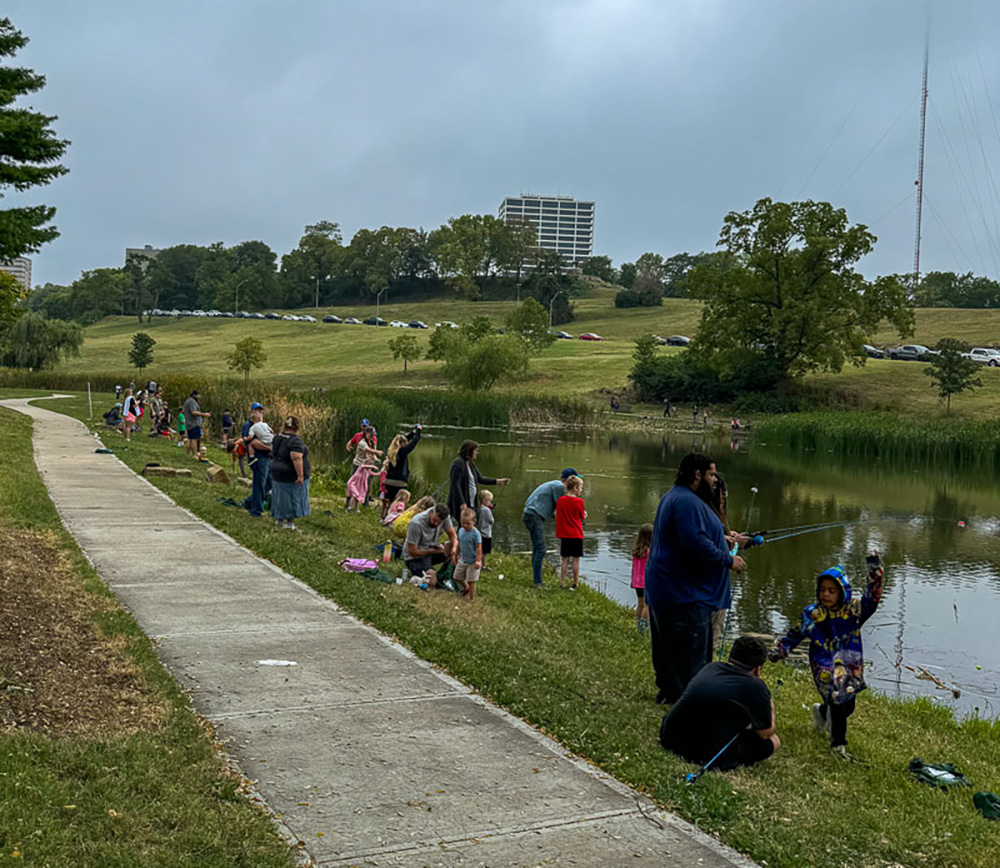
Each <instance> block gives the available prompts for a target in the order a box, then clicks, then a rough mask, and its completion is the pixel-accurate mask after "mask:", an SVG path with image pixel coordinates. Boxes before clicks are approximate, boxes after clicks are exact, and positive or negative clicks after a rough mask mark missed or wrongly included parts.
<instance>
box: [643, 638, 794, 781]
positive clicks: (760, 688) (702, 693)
mask: <svg viewBox="0 0 1000 868" xmlns="http://www.w3.org/2000/svg"><path fill="white" fill-rule="evenodd" d="M766 659H767V646H766V645H765V644H764V642H762V641H761V640H760V639H754V638H752V637H750V636H741V637H740V638H739V639H737V640H736V641H735V642H734V643H733V648H732V651H730V653H729V662H728V663H721V662H719V663H709V664H708V665H707V666H706V667H704V668H703V669H702V670H701V671H700V672H699V673H698V674H697V675H696V676H695V677H694V678H693V679H692V680H691V682H690V683H689V684H688V686H687V688H686V689H685V690H684V693H683V694H682V695H681V698H680V699H678V700H677V702H676V703H675V704H674V706H673V707H672V708H671V709H670V711H669V712H668V714H667V715H666V717H664V718H663V724H662V725H661V726H660V744H661V745H663V747H665V748H666V749H667V750H669V751H672V752H673V753H675V754H677V755H679V756H681V757H683V758H684V759H686V760H688V761H689V762H693V763H698V764H704V763H706V762H708V761H709V760H710V759H712V757H714V756H715V755H716V754H717V753H718V752H719V751H720V750H721V749H722V747H723V746H724V745H726V744H727V743H728V742H729V741H730V740H733V739H734V738H735V740H733V743H732V744H731V745H729V747H727V748H726V749H725V750H724V751H722V754H721V756H719V758H718V759H716V760H715V762H714V763H712V768H715V769H718V770H720V771H729V770H731V769H734V768H736V767H737V766H750V765H754V764H755V763H759V762H761V761H762V760H766V759H767V758H768V757H769V756H771V755H772V754H773V753H774V752H775V751H776V750H777V749H778V747H779V746H780V745H781V742H780V740H779V739H778V736H777V735H775V734H774V728H775V720H774V701H773V700H772V699H771V691H770V690H768V688H767V685H766V684H765V683H764V681H763V679H762V678H761V677H760V672H761V668H762V667H763V665H764V661H765V660H766Z"/></svg>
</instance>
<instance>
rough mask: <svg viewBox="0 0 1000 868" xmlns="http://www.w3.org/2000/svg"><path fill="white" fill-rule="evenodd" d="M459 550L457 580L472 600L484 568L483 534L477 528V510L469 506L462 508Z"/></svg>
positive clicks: (465, 594) (456, 570)
mask: <svg viewBox="0 0 1000 868" xmlns="http://www.w3.org/2000/svg"><path fill="white" fill-rule="evenodd" d="M458 552H459V557H458V563H457V564H456V565H455V581H456V582H458V583H459V584H460V585H461V586H462V595H463V596H465V597H468V598H469V601H470V602H471V601H472V600H475V599H476V584H477V583H478V582H479V571H480V570H481V569H482V568H483V535H482V534H481V533H480V532H479V531H478V530H476V511H475V510H474V509H472V508H471V507H468V506H467V507H465V509H463V510H462V526H461V527H460V528H459V529H458Z"/></svg>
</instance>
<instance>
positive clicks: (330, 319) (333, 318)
mask: <svg viewBox="0 0 1000 868" xmlns="http://www.w3.org/2000/svg"><path fill="white" fill-rule="evenodd" d="M323 322H343V320H342V319H341V318H340V317H339V316H337V315H336V314H332V313H328V314H327V315H326V316H325V317H323Z"/></svg>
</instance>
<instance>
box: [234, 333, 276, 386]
mask: <svg viewBox="0 0 1000 868" xmlns="http://www.w3.org/2000/svg"><path fill="white" fill-rule="evenodd" d="M266 361H267V354H266V353H265V352H264V344H263V342H261V341H259V340H257V338H250V337H247V338H243V340H241V341H239V342H238V343H237V344H236V346H234V347H233V351H232V352H231V353H227V354H226V364H227V365H228V366H229V369H230V370H233V371H242V372H243V379H244V380H245V381H246V380H249V379H250V371H251V370H253V369H254V368H260V367H263V365H264V362H266Z"/></svg>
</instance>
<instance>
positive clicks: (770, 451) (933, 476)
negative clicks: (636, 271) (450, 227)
mask: <svg viewBox="0 0 1000 868" xmlns="http://www.w3.org/2000/svg"><path fill="white" fill-rule="evenodd" d="M466 437H473V438H475V439H477V440H479V441H480V444H481V446H480V459H479V465H480V469H481V470H482V471H483V473H484V474H487V475H493V476H509V477H511V479H512V483H511V486H510V489H509V490H507V491H500V492H498V497H497V504H496V527H495V529H494V537H495V543H494V545H495V547H496V548H498V549H501V550H504V551H524V550H526V549H527V548H528V541H527V535H526V533H525V531H524V528H523V526H522V524H521V510H522V507H523V504H524V500H525V498H526V497H527V495H528V494H529V493H530V492H531V490H532V489H533V488H534V487H535V486H536V485H538V484H539V483H540V482H543V481H545V480H546V479H556V478H558V476H559V473H560V471H561V470H562V468H564V467H570V466H571V467H575V468H577V469H578V470H579V471H580V472H581V473H582V474H583V475H584V478H585V480H586V486H587V488H586V499H587V510H588V512H589V515H590V518H589V520H588V522H587V528H586V533H587V539H586V540H585V545H584V552H585V557H584V560H583V562H582V565H581V568H582V571H583V573H584V574H585V577H586V578H585V580H586V581H587V583H588V584H590V585H591V586H593V587H596V588H598V589H599V590H601V591H602V592H604V593H605V594H607V595H608V596H609V597H611V598H613V599H615V600H617V601H619V602H621V603H622V604H623V605H627V606H632V605H633V604H634V592H633V591H632V590H631V589H630V588H629V575H630V560H629V552H630V550H631V547H632V542H633V539H634V536H635V533H636V531H637V530H638V527H639V526H640V525H641V524H643V523H644V522H647V521H651V520H652V517H653V514H654V512H655V510H656V505H657V503H658V501H659V499H660V497H661V496H662V494H663V493H664V492H665V491H666V490H667V489H668V488H669V487H670V486H671V485H672V483H673V477H674V473H675V470H676V467H677V464H678V463H679V461H680V459H681V458H682V457H683V455H684V454H686V453H687V452H689V451H691V450H692V449H697V450H701V451H705V452H708V453H709V454H710V455H712V456H713V457H714V458H715V459H716V461H717V463H718V466H719V468H720V470H721V471H722V472H723V473H724V474H725V477H726V481H727V483H728V486H729V492H730V507H729V510H730V512H729V517H730V524H731V526H732V527H734V528H735V529H737V530H743V529H745V528H748V529H750V530H751V531H756V530H766V529H770V528H783V527H790V526H797V525H805V524H814V523H820V522H842V521H847V520H853V521H854V522H855V523H853V524H848V525H844V526H841V527H836V528H829V529H825V530H821V531H817V532H815V533H810V534H806V535H802V536H798V537H793V538H790V539H785V540H781V541H778V542H775V543H773V544H771V545H765V546H764V547H762V548H760V549H755V550H752V551H751V552H749V553H748V556H747V563H748V569H747V571H746V573H745V574H744V575H743V576H740V577H738V578H736V579H735V580H734V585H733V593H734V601H735V602H734V607H733V609H734V611H733V617H734V618H735V621H736V625H737V626H738V627H739V628H740V629H743V630H751V631H756V632H763V633H777V632H783V631H784V630H785V629H786V628H787V626H788V623H789V620H790V619H795V620H797V619H798V617H799V614H800V613H801V610H802V608H803V607H804V606H805V605H807V604H808V603H809V602H811V601H812V600H813V598H814V595H815V577H816V575H817V574H818V573H820V572H821V571H822V570H824V569H825V568H827V567H829V566H831V565H833V564H837V563H840V564H842V565H843V566H844V567H845V568H846V569H847V571H848V574H849V575H850V576H851V578H852V580H853V581H854V583H855V585H857V584H859V583H860V582H861V581H863V579H864V576H865V565H864V560H865V554H866V553H867V551H868V550H869V549H871V548H877V549H878V550H879V551H880V552H882V555H883V560H884V561H885V563H886V567H887V569H886V583H885V587H886V593H885V596H884V599H883V602H882V605H881V607H880V609H879V611H878V612H877V613H876V615H875V616H874V617H873V619H872V620H871V621H870V622H869V624H868V625H867V626H866V628H865V646H866V647H865V652H866V653H865V656H866V659H867V660H868V661H869V665H870V666H871V672H870V681H871V683H872V684H873V685H877V686H878V687H879V688H880V689H882V690H885V691H886V692H889V693H893V694H900V695H909V694H915V693H920V694H925V695H930V696H933V697H934V698H935V699H937V700H940V701H942V702H946V703H948V704H949V705H954V706H955V707H956V709H957V710H959V711H961V712H966V713H975V712H976V709H979V710H980V713H983V714H986V715H989V716H995V715H996V714H997V713H998V711H1000V697H998V683H1000V671H998V665H997V661H996V658H995V654H993V653H991V652H992V651H993V648H992V643H991V637H992V635H993V630H992V629H991V628H992V624H990V623H988V622H987V618H988V617H989V615H990V614H991V613H992V612H994V611H996V607H997V604H998V602H1000V599H998V598H1000V570H998V568H997V563H998V561H1000V542H998V537H997V530H998V529H1000V491H998V490H997V488H996V486H995V485H994V484H993V480H992V479H991V478H988V476H987V475H986V474H980V473H975V472H968V473H962V472H957V471H953V470H944V469H940V468H934V467H930V466H924V465H920V466H899V465H889V464H887V463H886V462H878V461H845V460H839V459H837V457H836V456H834V455H832V454H828V453H822V454H820V453H816V452H791V451H789V450H786V449H780V448H777V447H775V446H773V445H768V444H763V443H755V442H753V441H751V440H749V439H748V438H746V437H742V436H741V437H736V438H730V437H728V436H723V437H717V438H713V437H712V436H710V435H708V434H706V435H704V436H696V437H691V436H690V435H689V436H686V437H669V436H659V435H645V434H633V433H621V432H616V433H607V434H603V435H601V434H597V433H589V434H585V433H579V432H554V431H547V432H537V431H531V432H499V431H468V432H455V431H451V430H448V431H445V430H439V431H433V430H431V431H427V432H426V434H425V437H424V440H423V442H422V443H421V444H420V446H419V448H418V449H417V450H416V451H415V452H414V454H413V456H412V457H411V464H412V466H413V467H414V470H415V471H416V472H417V473H419V474H420V475H421V476H422V477H423V478H424V479H427V480H430V481H431V482H432V484H433V485H437V484H438V483H439V482H442V481H444V480H446V479H447V474H448V467H449V465H450V463H451V460H452V459H453V458H454V456H455V454H456V453H457V450H458V445H459V443H460V442H461V441H462V440H463V439H465V438H466ZM753 486H756V487H757V488H758V489H759V494H758V495H757V498H756V501H755V502H754V504H753V510H752V512H750V513H749V514H748V512H747V511H748V509H749V506H750V500H751V495H750V489H751V487H753ZM959 521H964V522H965V523H966V526H965V527H964V528H962V527H959V524H958V522H959ZM548 533H549V535H550V537H549V538H550V541H551V544H550V546H549V548H550V549H554V548H555V542H554V539H553V538H552V529H551V528H550V529H549V531H548ZM907 666H912V667H914V668H915V669H917V670H918V671H919V667H924V668H925V669H926V670H927V671H928V672H930V673H933V674H934V675H936V676H937V677H939V678H940V679H942V680H943V681H944V682H946V683H947V684H949V685H954V686H956V687H958V688H959V689H960V690H961V697H960V698H959V699H957V700H956V699H954V698H953V697H952V695H951V693H949V692H946V691H942V690H939V689H936V688H935V685H934V683H933V682H931V681H927V680H920V679H918V678H917V677H916V674H915V673H914V672H912V671H910V670H909V669H907V668H906V667H907ZM977 666H980V667H981V668H980V669H977V668H976V667H977Z"/></svg>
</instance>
